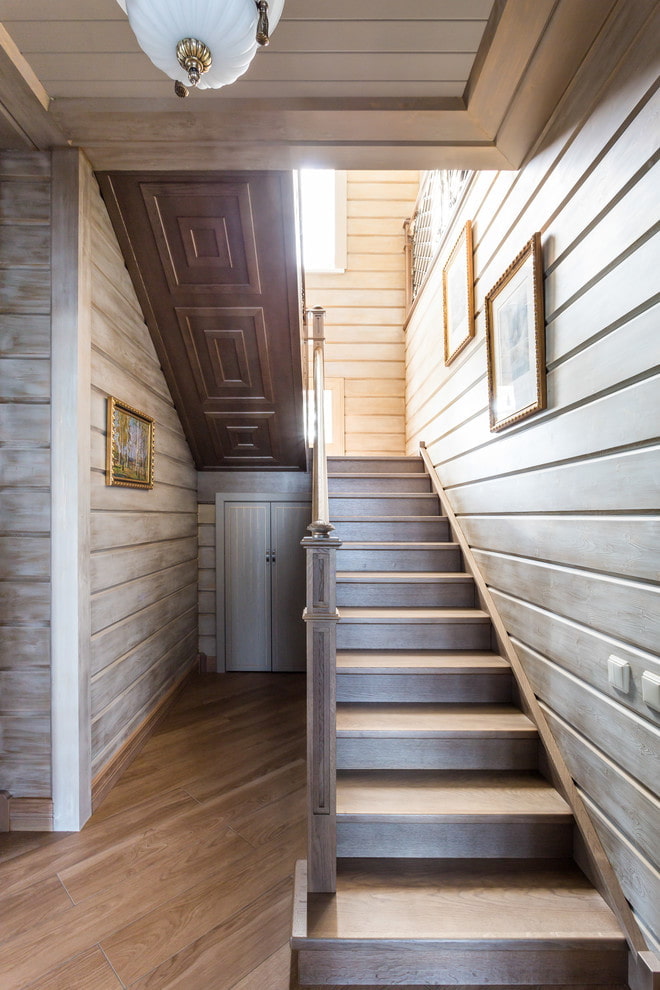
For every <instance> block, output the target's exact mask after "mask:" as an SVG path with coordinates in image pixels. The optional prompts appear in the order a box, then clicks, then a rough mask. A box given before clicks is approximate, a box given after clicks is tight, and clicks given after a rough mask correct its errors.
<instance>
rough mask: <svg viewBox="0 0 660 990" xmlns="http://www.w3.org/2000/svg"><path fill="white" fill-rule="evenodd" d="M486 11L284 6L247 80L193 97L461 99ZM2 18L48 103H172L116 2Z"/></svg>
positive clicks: (57, 5)
mask: <svg viewBox="0 0 660 990" xmlns="http://www.w3.org/2000/svg"><path fill="white" fill-rule="evenodd" d="M492 7H493V0H431V2H430V3H429V0H409V2H407V3H400V2H395V3H389V4H388V3H386V2H385V0H360V2H358V3H356V2H353V0H350V2H349V0H332V2H327V0H325V2H324V0H286V4H285V7H284V12H283V15H282V19H281V21H280V23H279V25H278V27H277V29H276V30H275V31H274V32H273V36H272V39H271V43H270V45H269V47H268V48H265V49H263V50H261V51H260V52H259V53H258V57H256V58H255V60H254V62H253V63H252V65H251V66H250V68H249V69H248V71H247V73H246V75H245V76H244V77H243V78H242V79H240V80H238V81H237V82H236V83H235V84H234V85H233V86H232V87H231V88H228V89H224V90H221V91H218V93H215V94H213V93H209V91H205V92H202V91H200V93H199V94H195V98H196V99H197V98H198V96H199V98H201V99H203V100H204V99H206V100H208V99H209V98H210V99H214V98H215V99H217V98H218V96H219V97H220V99H222V100H226V99H229V98H230V99H244V98H272V97H294V98H296V97H298V98H299V97H326V98H332V99H336V98H338V97H350V96H354V95H355V85H356V83H358V82H359V84H360V95H361V96H368V97H388V96H390V97H401V96H412V97H419V96H429V97H448V96H453V97H461V96H462V95H463V90H464V89H465V85H466V83H467V80H468V77H469V75H470V70H471V68H472V65H473V62H474V58H475V55H476V52H477V49H478V48H479V43H480V41H481V38H482V36H483V32H484V28H485V27H486V22H487V21H488V17H489V16H490V13H491V9H492ZM388 8H389V10H388ZM404 12H405V17H404ZM431 13H433V18H432V19H431ZM388 17H391V19H388ZM0 20H1V21H2V22H3V23H4V25H5V28H6V29H7V31H8V32H9V34H10V35H11V37H12V38H13V40H14V41H15V42H16V44H17V46H18V48H19V50H20V51H21V53H22V54H23V55H24V56H25V57H26V59H27V61H28V62H29V63H30V65H31V66H32V68H33V70H34V71H35V73H36V74H37V76H38V77H39V79H40V80H41V82H42V84H43V86H44V88H45V89H46V92H47V93H48V95H49V96H50V97H51V98H53V99H61V98H71V97H74V98H77V97H111V98H124V99H125V98H127V97H135V96H136V95H140V96H148V97H162V98H164V99H168V98H170V97H171V96H172V83H171V81H170V80H169V79H168V78H167V76H165V75H163V73H162V72H160V71H159V70H158V69H157V68H156V67H155V66H154V65H152V63H151V62H150V61H149V59H148V58H147V57H146V56H145V55H144V54H143V53H142V52H141V50H140V48H139V46H138V44H137V42H136V40H135V36H134V35H133V32H132V31H131V29H130V27H129V24H128V20H127V17H126V15H125V14H124V12H123V11H122V10H121V8H120V6H119V5H118V3H117V2H116V0H29V2H26V0H1V2H0ZM411 56H414V58H411Z"/></svg>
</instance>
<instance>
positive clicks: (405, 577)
mask: <svg viewBox="0 0 660 990" xmlns="http://www.w3.org/2000/svg"><path fill="white" fill-rule="evenodd" d="M337 581H346V582H350V581H360V582H365V581H372V582H382V583H383V584H392V583H393V582H394V583H396V582H397V581H408V582H410V583H411V584H423V583H430V582H437V583H441V582H443V581H446V582H457V581H472V575H471V574H468V572H467V571H337Z"/></svg>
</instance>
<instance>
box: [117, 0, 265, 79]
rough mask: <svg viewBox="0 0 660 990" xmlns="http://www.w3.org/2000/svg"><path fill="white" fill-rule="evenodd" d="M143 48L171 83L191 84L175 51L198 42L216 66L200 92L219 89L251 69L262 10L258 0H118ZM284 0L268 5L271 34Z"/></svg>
mask: <svg viewBox="0 0 660 990" xmlns="http://www.w3.org/2000/svg"><path fill="white" fill-rule="evenodd" d="M117 3H118V4H119V6H120V7H121V8H122V10H123V11H125V13H127V14H128V21H129V24H130V25H131V28H132V29H133V33H134V34H135V37H136V38H137V41H138V44H139V45H140V48H141V49H142V50H143V51H144V53H145V54H146V55H148V56H149V58H150V59H151V61H152V62H153V64H154V65H155V66H156V67H157V68H158V69H161V71H163V72H165V73H166V74H167V75H168V76H169V77H170V79H176V80H179V82H182V83H184V84H185V85H186V86H187V85H189V81H188V75H187V73H186V71H185V69H183V68H182V66H181V65H180V64H179V61H178V59H177V55H176V47H177V45H178V43H179V42H180V41H182V40H183V39H184V38H196V39H197V41H201V42H203V44H205V45H206V46H207V48H209V49H210V51H211V55H212V57H213V64H212V65H211V67H210V69H209V70H208V71H207V72H205V73H204V74H203V75H202V76H201V78H200V80H199V84H198V89H218V88H219V87H220V86H227V85H229V83H233V82H235V80H236V79H238V78H239V76H242V75H243V73H244V72H246V71H247V69H248V67H249V65H250V62H251V61H252V59H253V58H254V55H255V52H256V50H257V47H258V45H257V40H256V34H257V21H258V10H257V5H256V3H255V0H117ZM283 7H284V0H271V2H270V3H269V5H268V21H269V26H270V30H271V31H273V30H274V28H275V27H276V25H277V22H278V21H279V19H280V16H281V14H282V8H283Z"/></svg>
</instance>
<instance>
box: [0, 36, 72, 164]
mask: <svg viewBox="0 0 660 990" xmlns="http://www.w3.org/2000/svg"><path fill="white" fill-rule="evenodd" d="M0 94H1V96H0V147H2V148H17V149H18V148H20V149H26V148H31V149H35V150H42V151H44V150H46V149H47V148H52V147H57V146H60V145H66V144H67V143H68V142H67V139H66V137H65V136H64V133H63V131H61V130H60V128H59V126H58V125H57V124H56V123H55V120H54V119H53V117H52V116H51V114H50V113H49V105H50V100H49V98H48V94H47V93H46V90H45V89H44V88H43V86H42V85H41V83H40V82H39V80H38V79H37V77H36V75H35V74H34V72H33V71H32V69H31V68H30V66H29V64H28V63H27V61H26V60H25V59H24V58H23V56H22V55H21V53H20V51H19V50H18V48H17V47H16V45H15V44H14V41H13V40H12V38H11V37H10V36H9V34H7V31H6V30H5V28H4V27H3V25H2V24H0Z"/></svg>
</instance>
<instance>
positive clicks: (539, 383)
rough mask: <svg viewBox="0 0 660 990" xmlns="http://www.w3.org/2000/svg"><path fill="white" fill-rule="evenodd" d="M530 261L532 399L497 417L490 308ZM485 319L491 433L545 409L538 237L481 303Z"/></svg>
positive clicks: (539, 238)
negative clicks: (533, 396) (533, 391)
mask: <svg viewBox="0 0 660 990" xmlns="http://www.w3.org/2000/svg"><path fill="white" fill-rule="evenodd" d="M529 260H531V263H532V264H531V278H532V324H531V326H530V324H529V323H528V326H527V331H528V334H529V332H530V331H531V333H532V334H533V348H531V352H532V354H533V362H534V364H533V369H534V379H535V398H534V400H533V401H532V402H528V403H527V404H526V405H524V406H521V407H520V408H518V409H516V410H514V411H513V412H511V413H509V414H507V415H506V416H500V417H499V418H498V415H497V381H496V371H497V368H496V340H495V334H496V332H497V327H496V326H495V321H494V312H493V304H494V302H495V300H496V299H497V297H498V296H499V295H500V293H501V292H502V291H503V290H504V289H505V288H506V286H507V285H508V284H509V283H510V282H511V280H512V279H513V278H514V277H515V275H516V274H517V273H518V272H519V271H520V270H521V269H522V267H523V266H524V265H525V264H526V263H527V262H528V261H529ZM484 309H485V315H486V353H487V364H488V406H489V415H490V430H491V432H493V433H495V432H498V431H499V430H503V429H505V428H506V427H508V426H511V425H513V424H514V423H519V422H520V421H521V420H523V419H526V418H527V417H528V416H531V415H533V414H534V413H536V412H539V411H540V410H542V409H545V408H546V404H547V390H546V372H545V314H544V299H543V252H542V246H541V234H540V233H538V232H537V233H535V234H533V235H532V237H531V238H530V239H529V241H527V243H526V244H525V246H524V247H523V248H522V250H521V251H520V252H519V253H518V254H517V255H516V257H515V258H514V259H513V261H512V262H511V264H510V265H509V267H508V268H507V269H506V271H505V272H504V274H503V275H501V276H500V278H499V279H498V280H497V282H496V283H495V285H494V286H493V287H492V288H491V289H490V291H489V292H487V293H486V297H485V301H484Z"/></svg>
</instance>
